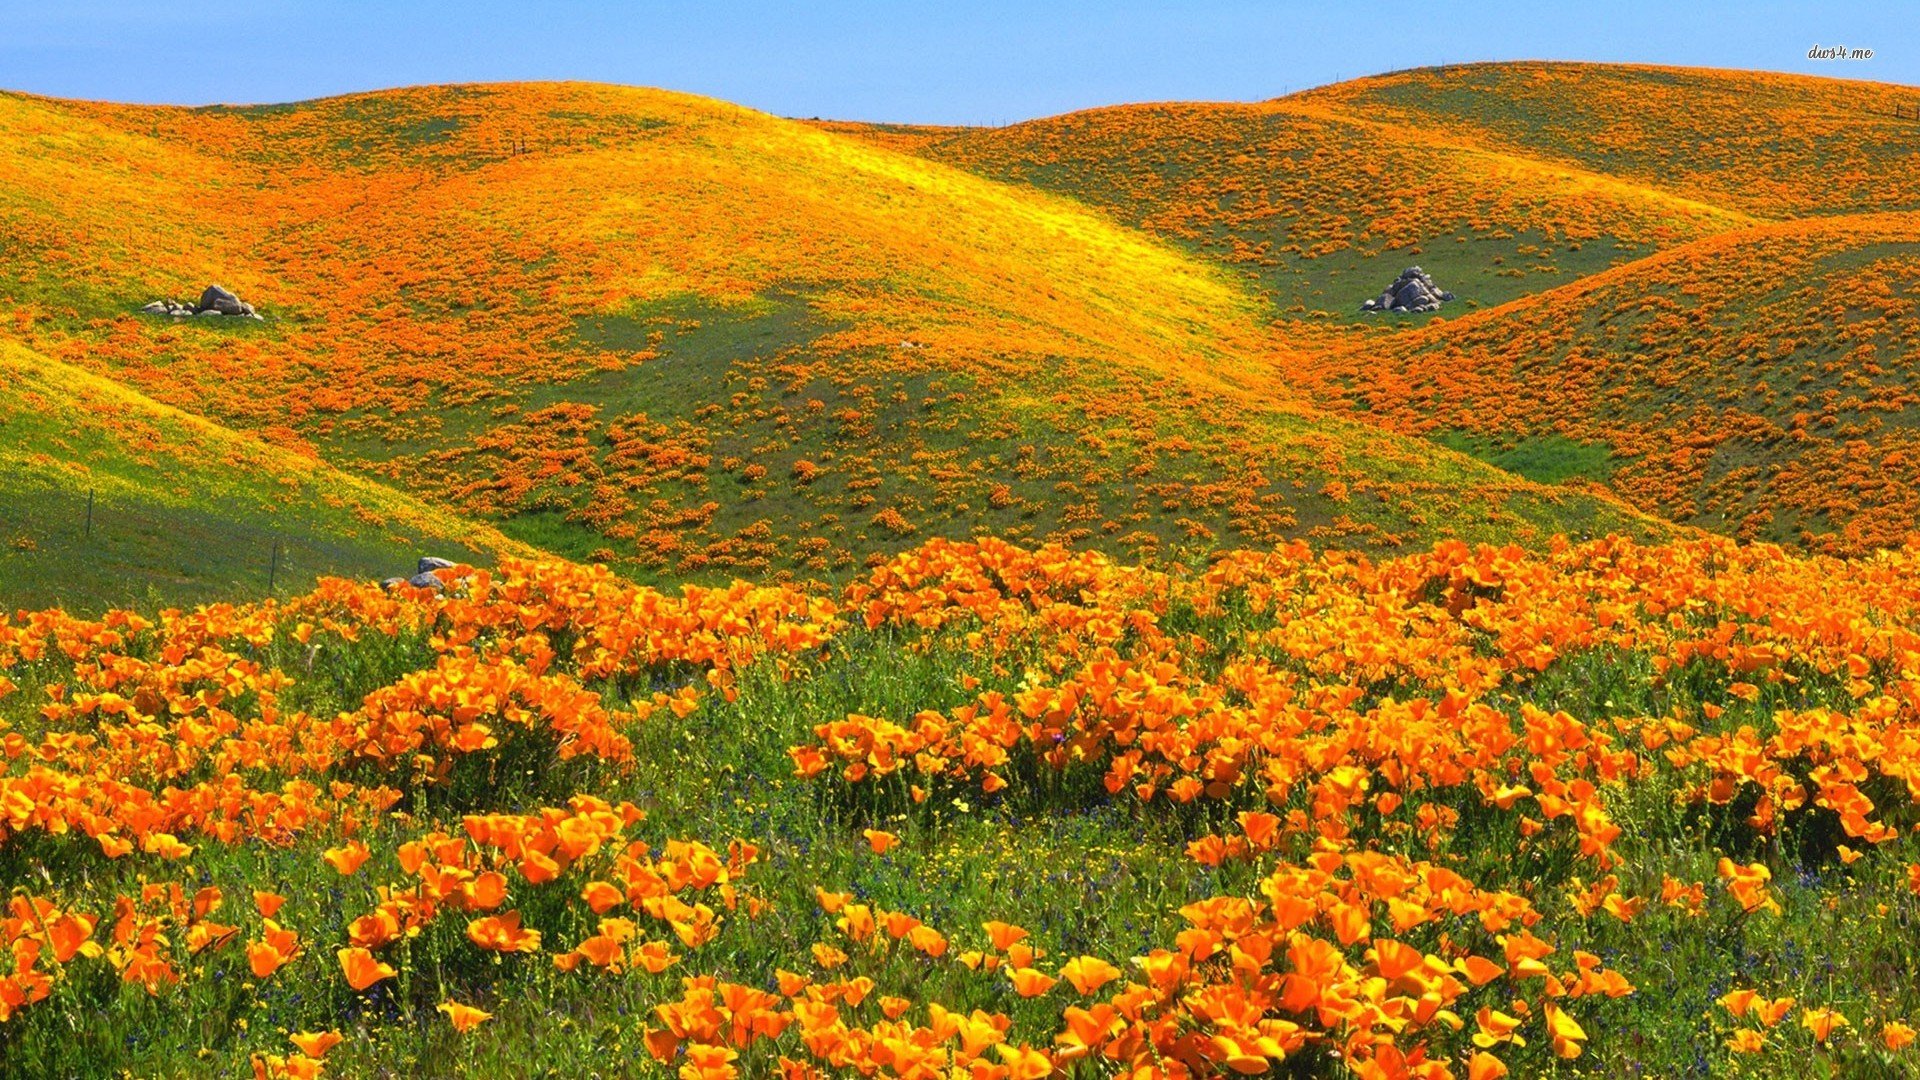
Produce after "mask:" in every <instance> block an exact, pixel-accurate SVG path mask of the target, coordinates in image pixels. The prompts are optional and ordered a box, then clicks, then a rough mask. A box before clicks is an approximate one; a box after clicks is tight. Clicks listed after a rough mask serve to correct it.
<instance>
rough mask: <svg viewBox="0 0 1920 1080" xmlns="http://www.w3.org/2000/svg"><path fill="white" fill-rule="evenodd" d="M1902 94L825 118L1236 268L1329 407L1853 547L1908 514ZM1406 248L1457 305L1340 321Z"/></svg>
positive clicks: (1458, 90) (1500, 94)
mask: <svg viewBox="0 0 1920 1080" xmlns="http://www.w3.org/2000/svg"><path fill="white" fill-rule="evenodd" d="M1917 113H1920V91H1916V90H1914V89H1913V88H1908V87H1895V86H1885V85H1876V84H1866V83H1856V82H1846V81H1840V80H1830V79H1809V78H1800V77H1788V76H1773V75H1764V74H1757V73H1746V72H1717V71H1700V70H1683V69H1669V68H1648V67H1632V66H1616V65H1590V64H1536V63H1518V64H1474V65H1465V66H1455V67H1447V68H1440V69H1423V70H1419V71H1410V72H1399V73H1394V74H1391V75H1383V76H1379V77H1376V78H1369V79H1361V80H1357V81H1355V82H1352V83H1343V84H1340V85H1337V86H1332V87H1325V88H1321V89H1318V90H1313V91H1309V92H1306V93H1304V94H1297V95H1294V96H1292V97H1289V98H1285V99H1281V100H1278V101H1273V102H1266V103H1262V104H1258V105H1152V106H1129V107H1124V108H1115V109H1097V110H1092V111H1089V112H1085V113H1075V114H1071V115H1068V116H1062V117H1055V118H1051V119H1048V120H1043V121H1035V122H1033V123H1029V124H1020V125H1015V126H1013V127H1009V128H1005V129H998V130H991V131H984V130H973V131H952V130H941V129H925V130H921V131H917V132H906V131H900V130H897V129H881V128H860V127H858V126H853V125H838V126H837V127H838V128H839V129H841V130H846V131H848V132H849V133H851V134H856V135H861V136H863V137H868V138H872V139H874V140H876V141H879V142H883V143H886V144H888V145H897V146H902V147H907V148H911V149H913V150H915V152H918V153H922V154H925V155H927V156H929V157H933V158H937V159H940V160H946V161H951V162H953V163H956V164H959V165H962V166H963V167H966V168H969V169H972V170H975V171H978V172H981V173H982V174H984V175H990V176H997V177H1003V178H1008V179H1014V180H1019V181H1021V182H1027V183H1033V184H1036V185H1039V186H1042V187H1046V188H1048V189H1050V190H1056V191H1061V192H1063V193H1067V194H1069V195H1071V196H1072V197H1074V198H1076V199H1079V200H1082V201H1084V202H1086V203H1088V204H1091V205H1094V206H1097V207H1099V208H1101V209H1103V210H1104V211H1105V212H1107V213H1109V214H1112V215H1113V216H1115V217H1116V218H1117V219H1120V220H1125V221H1128V222H1130V223H1132V224H1135V225H1138V226H1140V227H1142V228H1144V229H1146V230H1148V231H1151V232H1154V233H1156V234H1158V235H1161V236H1164V237H1167V238H1169V239H1171V240H1173V241H1175V242H1178V243H1182V244H1183V245H1185V246H1186V247H1187V248H1188V249H1189V250H1192V251H1194V252H1196V253H1197V254H1200V255H1203V256H1207V257H1209V258H1211V259H1213V260H1217V261H1222V262H1225V263H1227V264H1229V265H1232V266H1235V267H1238V268H1240V269H1242V270H1244V271H1247V272H1250V273H1251V274H1252V275H1253V276H1254V277H1255V278H1256V280H1257V281H1258V283H1259V286H1260V287H1261V288H1263V289H1264V290H1266V292H1267V294H1268V295H1269V296H1270V297H1271V299H1272V300H1273V302H1274V304H1275V306H1276V307H1277V308H1278V309H1279V310H1278V314H1279V316H1280V321H1279V323H1278V324H1277V325H1278V326H1279V327H1281V328H1282V330H1281V332H1282V333H1285V334H1287V335H1288V336H1290V337H1293V338H1294V339H1295V340H1296V341H1298V340H1303V339H1304V340H1309V341H1312V342H1314V343H1316V345H1317V346H1319V348H1318V349H1314V350H1309V352H1310V353H1311V355H1310V356H1308V357H1307V358H1305V359H1302V360H1300V361H1298V362H1297V363H1295V364H1292V365H1290V366H1289V367H1288V368H1287V373H1286V377H1287V380H1288V383H1289V385H1290V386H1291V387H1292V389H1293V390H1294V391H1295V392H1304V393H1306V394H1307V395H1308V396H1310V397H1312V398H1313V399H1314V400H1315V401H1316V402H1317V403H1319V404H1321V405H1324V406H1328V407H1332V408H1336V409H1346V410H1353V411H1355V412H1357V413H1358V414H1359V415H1362V416H1364V417H1365V418H1366V419H1368V420H1370V421H1374V422H1384V423H1385V424H1386V425H1387V426H1389V427H1392V428H1393V429H1395V430H1399V431H1405V432H1408V433H1418V434H1424V435H1428V436H1430V437H1433V438H1435V439H1436V440H1438V441H1441V442H1443V443H1444V444H1446V445H1448V446H1451V447H1454V448H1457V449H1463V450H1467V451H1468V452H1471V453H1475V454H1478V455H1480V456H1482V457H1483V458H1485V459H1487V460H1489V461H1491V462H1494V463H1496V464H1499V465H1501V466H1502V467H1503V468H1509V469H1514V470H1517V471H1520V472H1523V473H1525V474H1527V475H1530V476H1534V477H1536V478H1540V479H1548V480H1562V479H1585V480H1592V481H1602V482H1604V483H1606V484H1607V485H1608V486H1609V487H1610V488H1611V489H1612V490H1614V491H1616V492H1618V493H1620V494H1621V495H1623V496H1624V497H1625V498H1627V499H1628V500H1629V501H1630V502H1631V503H1633V504H1634V505H1636V506H1638V507H1640V508H1641V509H1643V510H1646V511H1648V512H1651V513H1658V514H1660V515H1662V516H1665V517H1668V518H1670V519H1672V520H1676V521H1681V522H1686V523H1690V524H1695V525H1700V526H1703V527H1706V528H1710V529H1715V530H1720V531H1726V532H1729V533H1733V534H1736V535H1739V536H1743V537H1748V538H1766V539H1772V540H1782V541H1788V542H1801V543H1806V544H1809V545H1812V546H1814V547H1817V548H1821V549H1824V550H1835V551H1844V552H1857V551H1861V550H1865V549H1867V548H1870V547H1876V546H1884V545H1889V544H1897V543H1899V542H1900V540H1901V538H1902V537H1903V536H1904V535H1906V534H1907V533H1908V532H1909V531H1911V530H1912V529H1913V528H1914V522H1915V521H1917V520H1920V516H1917V514H1916V511H1920V502H1916V500H1915V497H1914V495H1913V491H1914V483H1915V482H1916V480H1920V477H1917V476H1915V475H1914V474H1913V472H1912V469H1911V466H1910V464H1909V463H1910V460H1911V458H1912V454H1913V451H1912V450H1911V449H1909V448H1908V446H1907V443H1908V440H1909V435H1908V432H1909V431H1910V430H1911V427H1912V424H1911V422H1910V421H1909V420H1907V419H1906V409H1907V408H1908V406H1909V404H1910V402H1909V400H1908V397H1909V394H1908V391H1907V387H1908V386H1909V385H1910V381H1909V379H1908V373H1907V370H1906V369H1907V367H1908V364H1909V357H1910V356H1911V354H1912V352H1913V347H1914V339H1913V336H1912V331H1911V323H1910V317H1911V300H1910V297H1909V293H1910V290H1911V282H1912V280H1913V278H1914V273H1913V271H1914V265H1913V262H1912V257H1913V255H1914V253H1915V242H1914V240H1913V237H1914V236H1915V235H1916V233H1915V231H1914V228H1913V225H1914V222H1913V219H1912V218H1911V217H1910V216H1901V215H1899V214H1890V213H1888V212H1889V211H1897V210H1901V209H1904V208H1911V207H1913V206H1915V205H1916V199H1920V196H1916V195H1915V194H1914V193H1915V192H1916V191H1920V183H1916V181H1920V176H1916V175H1915V171H1916V170H1917V169H1920V157H1916V156H1915V155H1914V154H1913V153H1912V152H1911V146H1912V140H1913V138H1914V136H1915V135H1916V134H1917V133H1920V124H1916V123H1915V121H1913V120H1911V119H1903V118H1902V116H1904V117H1912V116H1914V115H1916V114H1917ZM1389 259H1391V260H1392V261H1390V262H1389V261H1387V260H1389ZM1416 261H1417V262H1419V263H1420V264H1421V265H1423V266H1425V267H1426V268H1427V269H1428V270H1430V271H1432V272H1433V273H1434V274H1435V276H1436V278H1437V279H1438V280H1439V281H1440V282H1441V284H1442V285H1444V286H1446V287H1449V288H1451V289H1453V290H1454V291H1455V292H1457V293H1458V294H1460V296H1461V298H1462V300H1463V301H1464V303H1463V304H1462V305H1461V307H1460V308H1458V309H1456V308H1454V307H1451V306H1449V308H1448V309H1447V310H1446V311H1445V312H1444V313H1443V314H1442V315H1441V316H1438V317H1427V316H1418V317H1411V318H1404V319H1402V318H1395V319H1379V318H1376V317H1373V316H1365V317H1362V316H1359V315H1357V314H1354V313H1353V310H1352V307H1353V305H1354V304H1355V303H1357V301H1358V300H1359V299H1361V298H1364V297H1366V296H1369V295H1371V294H1372V293H1373V292H1374V291H1375V290H1376V289H1377V288H1378V287H1379V285H1380V284H1382V283H1383V282H1384V281H1386V280H1388V279H1390V277H1391V275H1392V274H1393V273H1395V272H1396V271H1397V269H1398V268H1399V267H1401V266H1403V265H1406V264H1408V263H1412V262H1416ZM1356 274H1358V275H1361V277H1360V280H1358V281H1355V280H1353V278H1354V275H1356ZM1501 305H1505V306H1501ZM1323 307H1332V308H1334V310H1333V311H1332V312H1331V315H1332V316H1333V318H1332V319H1328V318H1325V317H1324V316H1325V315H1326V314H1327V313H1325V312H1323V311H1319V310H1314V309H1316V308H1323ZM1485 307H1496V308H1498V310H1497V311H1485V310H1480V311H1478V312H1477V313H1476V310H1475V309H1477V308H1485ZM1314 316H1323V317H1322V318H1319V319H1315V318H1314ZM1463 316H1464V317H1463ZM1341 323H1344V324H1346V325H1347V327H1348V329H1347V330H1346V332H1344V333H1338V334H1335V333H1329V332H1324V331H1326V330H1328V329H1330V328H1331V327H1333V326H1336V325H1338V324H1341ZM1429 324H1431V325H1429ZM1355 326H1364V327H1366V328H1367V331H1369V332H1358V333H1357V332H1355V330H1354V329H1353V327H1355ZM1309 327H1312V328H1315V329H1313V330H1309V329H1308V328H1309ZM1409 330H1411V331H1413V332H1411V333H1407V332H1405V331H1409ZM1676 432H1680V433H1682V434H1681V436H1680V437H1678V438H1676V437H1675V433H1676Z"/></svg>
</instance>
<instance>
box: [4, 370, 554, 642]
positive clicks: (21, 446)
mask: <svg viewBox="0 0 1920 1080" xmlns="http://www.w3.org/2000/svg"><path fill="white" fill-rule="evenodd" d="M532 550H533V549H531V548H529V547H528V546H527V545H524V544H519V543H516V542H513V541H509V540H507V539H506V538H505V537H503V536H501V535H500V534H499V533H498V532H496V531H495V530H493V529H492V528H489V527H486V526H482V525H477V524H475V523H473V522H470V521H466V520H462V519H461V518H459V517H458V516H457V515H455V514H452V513H449V512H447V511H445V510H442V509H440V508H438V507H435V506H432V505H430V504H426V503H423V502H420V501H418V500H415V499H412V498H410V497H408V496H406V495H403V494H400V493H399V492H397V491H395V490H392V489H390V488H387V487H385V486H383V485H380V484H376V483H371V482H368V481H366V480H363V479H361V478H359V477H355V476H350V475H347V474H344V473H341V472H339V471H338V470H336V469H333V468H331V467H329V466H327V465H325V464H323V463H321V462H318V461H315V460H312V459H310V458H306V457H302V456H299V455H297V454H291V453H288V452H287V451H285V450H282V449H280V448H277V447H273V446H269V445H266V444H264V443H262V442H260V441H259V440H257V439H253V438H249V437H247V436H244V435H238V434H235V433H233V432H231V431H228V430H225V429H223V428H219V427H216V426H215V425H213V424H211V423H209V422H207V421H205V420H202V419H200V418H198V417H195V416H193V415H191V414H188V413H184V412H181V411H180V410H178V409H174V408H171V407H169V406H165V405H160V404H157V403H155V402H153V401H151V400H149V399H147V398H146V397H144V396H142V395H140V394H138V393H136V392H134V391H132V390H129V389H127V388H125V387H123V386H121V385H119V384H117V383H114V382H112V381H110V380H108V379H105V378H102V377H100V376H98V375H93V374H91V373H88V372H85V371H81V370H78V369H76V368H73V367H71V366H69V365H67V364H63V363H61V362H59V361H56V360H51V359H48V358H47V357H45V356H41V355H38V354H35V353H33V352H31V351H29V350H27V349H25V348H24V347H22V346H19V345H15V344H12V343H9V342H6V341H4V340H0V607H4V609H5V610H7V611H9V612H10V611H12V610H14V609H15V608H21V607H25V608H40V607H54V606H59V607H63V608H65V609H66V610H67V611H69V612H73V613H76V614H79V613H93V612H98V611H101V610H104V609H106V608H108V607H111V606H116V605H118V606H124V605H127V604H129V603H142V604H151V603H154V602H156V601H165V602H166V603H169V604H179V603H188V604H192V603H206V602H211V601H236V600H241V599H256V598H258V597H260V596H263V595H266V594H267V587H268V584H269V580H270V579H271V583H272V584H273V585H274V587H275V590H276V591H278V592H280V593H282V594H287V593H294V592H300V591H304V590H305V589H307V588H309V587H311V585H312V583H313V581H314V579H315V578H317V577H319V576H321V575H330V574H344V575H348V576H354V577H363V578H384V577H389V576H393V575H395V574H402V575H404V574H408V573H410V572H411V571H412V569H413V565H414V560H415V559H416V558H417V557H418V556H419V555H421V554H436V555H442V556H445V557H447V558H452V559H456V560H460V561H471V562H477V563H489V562H491V561H492V559H493V558H494V557H495V556H496V555H498V554H500V553H503V552H504V553H509V554H522V555H524V554H528V553H530V552H531V551H532Z"/></svg>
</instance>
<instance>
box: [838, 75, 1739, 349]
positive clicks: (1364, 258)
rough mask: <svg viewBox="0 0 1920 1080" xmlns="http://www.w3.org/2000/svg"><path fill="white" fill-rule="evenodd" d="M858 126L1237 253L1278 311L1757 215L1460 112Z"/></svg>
mask: <svg viewBox="0 0 1920 1080" xmlns="http://www.w3.org/2000/svg"><path fill="white" fill-rule="evenodd" d="M871 137H872V138H874V139H876V140H877V141H881V142H884V143H887V144H889V145H905V146H912V147H914V148H915V149H916V150H917V152H919V153H922V154H925V155H926V156H928V157H930V158H933V159H935V160H940V161H945V162H949V163H951V164H954V165H958V166H960V167H962V168H965V169H968V170H971V171H974V172H977V173H980V174H982V175H985V176H990V177H994V178H996V179H1002V180H1008V181H1012V182H1017V183H1023V184H1032V185H1035V186H1038V187H1041V188H1044V189H1047V190H1050V191H1057V192H1060V193H1062V194H1066V195H1070V196H1072V197H1074V198H1075V199H1078V200H1081V201H1083V202H1086V203H1088V204H1090V205H1094V206H1098V207H1100V208H1102V209H1103V210H1105V211H1106V212H1107V213H1109V214H1111V215H1113V216H1114V217H1115V218H1116V219H1117V220H1120V221H1123V222H1125V223H1127V224H1129V225H1132V226H1135V227H1138V228H1142V229H1145V230H1147V231H1150V232H1152V233H1155V234H1156V235H1159V236H1162V237H1165V238H1167V239H1169V240H1172V241H1174V242H1176V243H1179V244H1181V245H1183V246H1184V247H1186V248H1188V249H1189V250H1192V251H1194V252H1196V253H1197V254H1201V255H1204V256H1208V257H1210V258H1213V259H1218V260H1220V261H1223V262H1226V263H1228V264H1230V265H1232V266H1234V267H1235V268H1237V269H1239V270H1241V271H1243V272H1244V273H1245V274H1247V275H1248V276H1250V278H1251V279H1252V284H1253V287H1254V288H1256V289H1258V290H1260V291H1261V292H1262V293H1263V294H1265V295H1266V297H1267V298H1268V301H1269V304H1270V306H1271V313H1272V314H1275V315H1278V316H1283V317H1304V316H1306V315H1308V314H1310V313H1330V314H1332V315H1334V316H1337V317H1338V318H1339V319H1340V320H1341V321H1345V322H1357V321H1359V319H1360V316H1359V315H1358V314H1357V313H1356V306H1357V305H1358V303H1359V301H1360V300H1361V299H1364V298H1366V297H1369V296H1372V295H1373V294H1374V293H1377V292H1378V291H1379V290H1380V288H1381V287H1382V286H1384V285H1385V284H1386V283H1387V282H1389V281H1391V280H1393V277H1394V275H1395V274H1397V273H1398V272H1399V271H1400V270H1401V269H1402V268H1403V267H1404V266H1406V265H1408V264H1409V263H1418V264H1420V265H1421V266H1423V267H1425V268H1426V269H1427V270H1428V271H1430V272H1432V273H1433V274H1434V276H1435V277H1436V278H1437V279H1438V280H1439V281H1440V282H1441V283H1442V284H1443V285H1445V286H1447V287H1448V288H1449V289H1451V290H1452V291H1454V292H1456V293H1458V294H1459V295H1460V297H1461V298H1462V300H1463V301H1464V302H1465V304H1466V305H1467V306H1470V307H1473V306H1492V305H1495V304H1499V303H1503V302H1505V301H1507V300H1511V299H1513V298H1515V297H1518V296H1524V295H1527V294H1530V293H1534V292H1539V291H1541V290H1544V289H1548V288H1553V287H1555V286H1558V285H1560V284H1563V283H1565V282H1566V281H1569V280H1572V279H1574V278H1577V277H1579V276H1581V275H1583V274H1586V273H1591V272H1594V271H1597V270H1603V269H1606V268H1608V267H1609V266H1613V265H1617V264H1619V263H1622V262H1627V261H1631V260H1632V259H1635V258H1638V257H1641V256H1643V255H1646V254H1648V253H1650V252H1652V251H1655V250H1659V249H1660V248H1661V247H1664V246H1667V245H1670V244H1674V243H1680V242H1685V241H1687V240H1692V239H1697V238H1699V237H1701V236H1707V235H1711V234H1713V233H1715V232H1720V231H1723V230H1726V229H1730V228H1738V227H1741V226H1743V225H1747V224H1751V223H1752V222H1753V218H1752V217H1750V216H1749V215H1747V214H1744V213H1741V212H1738V211H1733V210H1727V209H1722V208H1719V207H1715V206H1711V205H1707V204H1704V203H1701V202H1698V201H1695V200H1691V199H1686V198H1681V197H1677V196H1675V195H1672V194H1669V193H1667V192H1665V191H1661V190H1658V189H1654V188H1650V187H1646V186H1644V185H1640V184H1635V183H1630V182H1626V181H1623V180H1620V179H1618V178H1615V177H1612V176H1608V175H1605V174H1601V173H1596V172H1592V171H1590V170H1588V169H1585V168H1581V167H1578V166H1575V165H1572V164H1568V163H1561V162H1547V161H1540V160H1536V159H1534V158H1531V157H1526V156H1523V155H1519V154H1514V153H1508V152H1502V151H1499V150H1496V149H1493V148H1491V147H1489V146H1487V145H1485V144H1484V142H1483V141H1482V140H1480V139H1479V138H1478V136H1477V133H1475V132H1471V131H1462V130H1459V128H1458V125H1451V124H1444V123H1438V122H1421V123H1399V122H1393V121H1390V120H1388V119H1386V118H1385V117H1380V116H1376V115H1374V114H1372V113H1370V112H1369V111H1367V110H1363V109H1351V110H1348V109H1338V108H1333V107H1329V106H1327V105H1323V104H1320V103H1318V102H1309V101H1299V100H1295V99H1287V100H1283V101H1277V102H1265V103H1260V104H1251V105H1243V104H1167V105H1130V106H1121V107H1116V108H1109V109H1095V110H1092V111H1089V112H1081V113H1072V114H1069V115H1066V116H1059V117H1054V118H1051V119H1047V120H1036V121H1033V122H1031V123H1026V124H1016V125H1013V126H1011V127H1006V128H997V129H985V130H971V131H961V132H957V133H954V132H947V131H940V130H938V129H935V130H933V131H930V132H929V133H928V134H927V136H926V137H925V138H924V139H923V140H921V141H919V142H918V143H917V144H916V143H914V142H912V141H909V140H905V139H903V138H902V137H901V136H899V135H897V134H895V133H893V132H891V131H888V130H874V131H873V132H872V135H871Z"/></svg>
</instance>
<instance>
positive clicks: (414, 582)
mask: <svg viewBox="0 0 1920 1080" xmlns="http://www.w3.org/2000/svg"><path fill="white" fill-rule="evenodd" d="M407 584H409V585H411V586H413V587H414V588H416V589H444V588H446V587H447V583H446V582H444V581H441V580H440V579H439V578H438V577H435V576H434V575H433V574H431V573H420V574H415V575H413V576H412V577H410V578H408V579H407Z"/></svg>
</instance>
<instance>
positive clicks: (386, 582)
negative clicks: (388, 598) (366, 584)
mask: <svg viewBox="0 0 1920 1080" xmlns="http://www.w3.org/2000/svg"><path fill="white" fill-rule="evenodd" d="M406 583H407V579H406V578H403V577H390V578H381V579H380V587H381V588H383V589H386V590H387V591H389V592H391V591H393V587H394V586H396V585H405V584H406Z"/></svg>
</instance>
